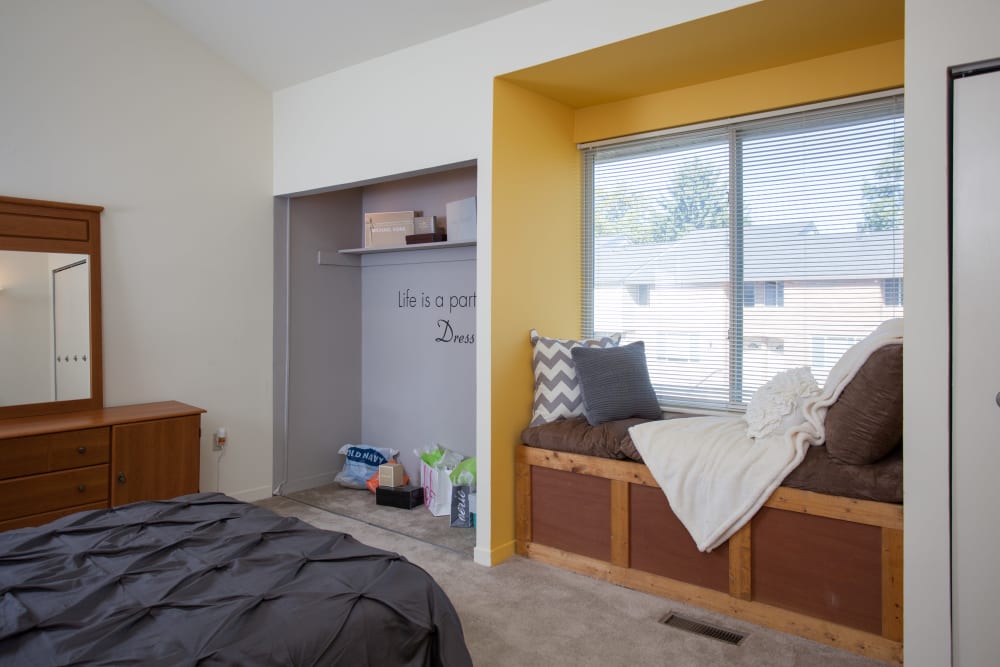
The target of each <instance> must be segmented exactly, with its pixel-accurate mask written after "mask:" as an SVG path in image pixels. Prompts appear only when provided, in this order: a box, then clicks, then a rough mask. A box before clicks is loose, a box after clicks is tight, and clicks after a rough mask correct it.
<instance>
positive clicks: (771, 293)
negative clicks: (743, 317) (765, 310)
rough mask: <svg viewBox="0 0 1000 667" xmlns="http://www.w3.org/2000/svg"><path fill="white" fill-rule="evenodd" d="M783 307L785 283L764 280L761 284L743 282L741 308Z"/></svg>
mask: <svg viewBox="0 0 1000 667" xmlns="http://www.w3.org/2000/svg"><path fill="white" fill-rule="evenodd" d="M756 305H761V306H784V305H785V283H784V281H782V280H765V281H763V282H757V283H750V282H746V281H744V282H743V307H744V308H752V307H753V306H756Z"/></svg>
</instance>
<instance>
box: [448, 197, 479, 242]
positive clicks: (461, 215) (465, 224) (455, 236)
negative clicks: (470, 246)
mask: <svg viewBox="0 0 1000 667" xmlns="http://www.w3.org/2000/svg"><path fill="white" fill-rule="evenodd" d="M445 224H446V226H447V230H448V240H449V241H475V240H476V198H475V197H469V198H468V199H459V200H458V201H450V202H448V203H447V204H445Z"/></svg>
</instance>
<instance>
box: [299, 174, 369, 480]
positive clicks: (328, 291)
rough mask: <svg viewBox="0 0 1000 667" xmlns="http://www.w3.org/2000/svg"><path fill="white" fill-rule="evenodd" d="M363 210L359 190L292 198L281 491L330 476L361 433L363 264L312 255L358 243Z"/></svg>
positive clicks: (332, 475)
mask: <svg viewBox="0 0 1000 667" xmlns="http://www.w3.org/2000/svg"><path fill="white" fill-rule="evenodd" d="M361 215H362V211H361V196H360V193H359V192H358V191H357V190H345V191H341V192H332V193H328V194H323V195H315V196H311V197H302V198H297V199H292V200H291V223H290V224H291V229H290V235H289V236H290V246H291V248H290V253H289V266H290V273H289V285H290V290H289V294H290V302H289V319H290V327H289V334H288V340H289V350H288V357H289V359H288V361H289V381H288V384H289V387H288V443H287V452H288V453H287V461H288V463H287V476H286V484H285V486H284V488H283V491H284V492H286V493H289V492H293V491H296V490H300V489H304V488H309V487H313V486H318V485H320V484H325V483H328V482H331V481H333V477H334V475H335V474H336V473H337V471H339V470H340V468H341V466H342V465H343V457H342V456H339V455H338V454H337V453H336V452H337V450H338V449H339V448H340V447H341V445H343V444H345V443H348V442H357V441H359V440H360V439H361V435H362V430H361V354H360V350H361V269H360V268H358V267H351V266H323V265H320V264H319V263H318V261H317V254H318V251H320V250H333V249H337V248H351V247H358V246H360V245H361V242H362V240H361V233H362V224H361V220H362V217H361Z"/></svg>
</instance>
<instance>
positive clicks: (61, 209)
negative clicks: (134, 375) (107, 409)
mask: <svg viewBox="0 0 1000 667" xmlns="http://www.w3.org/2000/svg"><path fill="white" fill-rule="evenodd" d="M103 210H104V207H103V206H87V205H84V204H65V203H61V202H52V201H41V200H38V199H20V198H17V197H3V196H0V250H29V251H34V252H64V253H76V254H81V255H89V256H90V398H81V399H76V400H72V401H49V402H46V403H23V404H20V405H4V406H0V419H9V418H13V417H29V416H34V415H48V414H58V413H62V412H74V411H77V410H91V409H97V408H103V407H104V374H103V372H102V371H103V356H102V354H101V351H102V345H101V211H103Z"/></svg>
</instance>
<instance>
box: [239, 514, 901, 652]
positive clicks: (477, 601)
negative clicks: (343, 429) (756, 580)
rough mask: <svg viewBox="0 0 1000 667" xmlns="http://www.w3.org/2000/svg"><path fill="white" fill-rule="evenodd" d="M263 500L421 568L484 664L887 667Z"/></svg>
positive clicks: (517, 560)
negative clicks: (729, 640)
mask: <svg viewBox="0 0 1000 667" xmlns="http://www.w3.org/2000/svg"><path fill="white" fill-rule="evenodd" d="M258 504H260V505H263V506H265V507H268V508H270V509H272V510H273V511H275V512H278V513H279V514H284V515H290V516H296V517H299V518H300V519H302V520H304V521H307V522H309V523H311V524H313V525H315V526H318V527H320V528H325V529H328V530H337V531H341V532H345V533H350V534H351V535H353V536H354V537H355V538H357V539H358V540H360V541H362V542H364V543H366V544H370V545H372V546H375V547H379V548H382V549H389V550H392V551H395V552H397V553H400V554H402V555H403V556H405V557H406V558H408V559H409V560H410V561H411V562H413V563H416V564H417V565H419V566H421V567H423V568H424V569H425V570H427V571H428V572H429V573H430V574H431V575H432V576H433V577H434V578H435V579H436V580H437V581H438V583H439V584H440V585H441V587H442V588H443V589H444V590H445V592H446V593H447V594H448V597H449V598H451V601H452V603H453V604H454V605H455V608H456V609H457V610H458V613H459V616H460V617H461V619H462V625H463V628H464V631H465V638H466V643H467V644H468V646H469V651H470V652H471V653H472V658H473V661H474V662H475V664H476V665H477V667H491V666H498V667H500V666H503V667H506V666H513V667H529V666H534V665H539V666H541V665H545V666H546V667H549V666H554V667H559V666H562V665H565V666H567V667H569V666H573V667H576V666H585V667H589V666H593V667H610V666H618V665H623V666H625V665H627V666H633V665H635V666H639V665H642V666H645V665H669V666H670V667H695V666H701V665H713V666H714V665H726V666H728V665H737V666H738V665H766V666H767V667H785V666H788V667H791V666H795V667H814V666H822V667H827V666H829V667H841V666H843V667H848V666H850V667H865V666H867V667H874V666H876V665H881V666H883V667H884V665H885V663H882V662H878V661H874V660H867V659H864V658H861V657H858V656H855V655H853V654H850V653H844V652H842V651H837V650H835V649H832V648H830V647H828V646H825V645H823V644H818V643H815V642H811V641H808V640H806V639H801V638H799V637H793V636H791V635H785V634H782V633H779V632H775V631H773V630H767V629H764V628H761V627H758V626H755V625H751V624H749V623H745V622H741V621H738V620H735V619H731V618H727V617H725V616H721V615H719V614H713V613H711V612H707V611H703V610H701V609H698V608H695V607H689V606H687V605H683V604H680V603H676V602H672V601H670V600H665V599H662V598H657V597H654V596H652V595H647V594H645V593H639V592H636V591H631V590H628V589H625V588H621V587H619V586H615V585H613V584H609V583H606V582H603V581H598V580H596V579H590V578H588V577H583V576H581V575H577V574H574V573H572V572H566V571H563V570H559V569H557V568H554V567H551V566H549V565H545V564H543V563H538V562H535V561H531V560H527V559H524V558H521V557H518V556H515V557H513V558H511V559H509V560H507V561H505V562H504V563H501V564H500V565H497V566H495V567H491V568H490V567H484V566H482V565H477V564H475V563H474V562H473V561H472V560H470V559H469V558H468V557H466V556H465V555H462V554H460V553H457V552H456V551H453V550H451V549H445V548H441V547H437V546H434V545H432V544H429V543H428V542H425V541H422V540H417V539H413V538H410V537H406V536H404V535H400V534H399V533H395V532H391V531H387V530H383V529H380V528H378V527H375V526H372V525H370V524H368V523H364V522H360V521H356V520H353V519H350V518H347V517H345V516H342V515H338V514H332V513H329V512H326V511H324V510H321V509H318V508H315V507H311V506H309V505H304V504H301V503H298V502H295V501H293V500H290V499H288V498H269V499H267V500H263V501H260V502H259V503H258ZM401 511H405V510H401ZM424 511H425V512H426V510H424ZM670 611H673V612H676V613H681V614H685V615H687V616H690V617H693V618H695V619H697V620H700V621H703V622H707V623H713V624H716V625H721V626H723V627H725V628H726V629H729V630H733V631H736V632H740V633H744V634H746V638H745V639H744V640H743V641H742V642H741V643H740V645H738V646H732V645H729V644H724V643H722V642H720V641H717V640H714V639H709V638H706V637H702V636H699V635H692V634H689V633H686V632H684V631H681V630H676V629H674V628H669V627H666V626H663V625H661V624H660V623H659V622H658V621H659V620H660V619H661V618H663V616H665V615H666V614H667V613H668V612H670Z"/></svg>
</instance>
